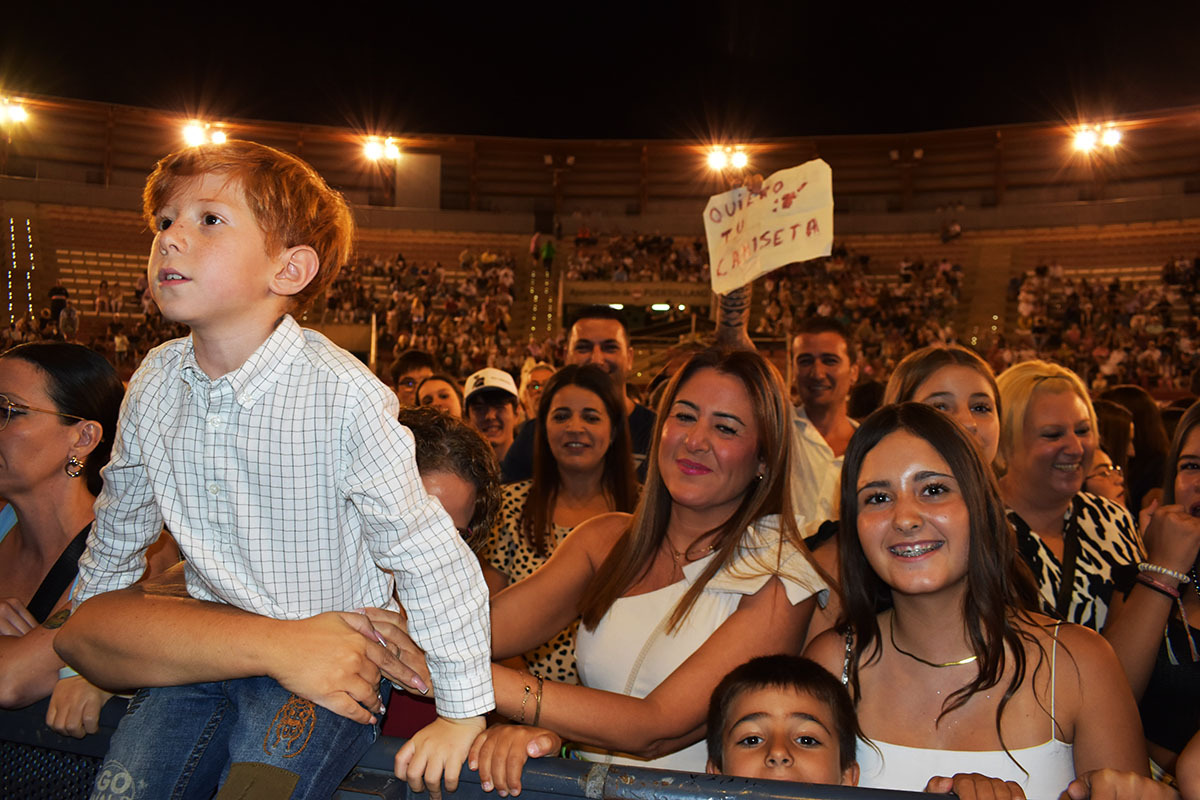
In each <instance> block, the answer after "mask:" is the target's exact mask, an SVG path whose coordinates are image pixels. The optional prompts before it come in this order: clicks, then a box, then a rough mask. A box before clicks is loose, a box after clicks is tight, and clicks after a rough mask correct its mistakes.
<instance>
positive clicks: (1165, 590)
mask: <svg viewBox="0 0 1200 800" xmlns="http://www.w3.org/2000/svg"><path fill="white" fill-rule="evenodd" d="M1137 579H1138V583H1140V584H1142V585H1143V586H1146V587H1148V588H1150V589H1153V590H1154V591H1156V592H1158V593H1159V594H1165V595H1166V596H1167V597H1170V598H1173V599H1175V600H1178V599H1179V590H1178V589H1176V588H1175V587H1174V586H1167V585H1166V584H1165V583H1163V582H1162V581H1156V580H1154V578H1151V577H1150V576H1149V575H1147V574H1146V573H1144V572H1143V573H1142V574H1140V575H1138V578H1137Z"/></svg>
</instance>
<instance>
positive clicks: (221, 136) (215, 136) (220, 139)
mask: <svg viewBox="0 0 1200 800" xmlns="http://www.w3.org/2000/svg"><path fill="white" fill-rule="evenodd" d="M209 139H210V140H211V141H212V143H213V144H225V142H226V141H228V137H227V136H226V135H225V131H213V132H212V136H210V137H209Z"/></svg>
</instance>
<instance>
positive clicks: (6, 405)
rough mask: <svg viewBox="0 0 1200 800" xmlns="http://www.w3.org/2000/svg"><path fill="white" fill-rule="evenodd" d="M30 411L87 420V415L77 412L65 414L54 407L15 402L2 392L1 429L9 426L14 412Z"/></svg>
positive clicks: (20, 413)
mask: <svg viewBox="0 0 1200 800" xmlns="http://www.w3.org/2000/svg"><path fill="white" fill-rule="evenodd" d="M30 411H36V412H38V413H39V414H54V415H55V416H56V417H66V418H67V419H75V420H79V421H80V422H86V421H87V419H86V418H85V417H80V416H76V415H75V414H64V413H63V412H61V411H55V410H54V409H52V408H34V407H33V406H27V405H23V404H21V403H14V402H13V401H12V400H10V399H9V397H8V395H6V394H0V431H2V430H4V429H5V428H7V427H8V421H9V420H11V419H12V417H13V414H16V415H17V416H21V415H22V414H28V413H29V412H30Z"/></svg>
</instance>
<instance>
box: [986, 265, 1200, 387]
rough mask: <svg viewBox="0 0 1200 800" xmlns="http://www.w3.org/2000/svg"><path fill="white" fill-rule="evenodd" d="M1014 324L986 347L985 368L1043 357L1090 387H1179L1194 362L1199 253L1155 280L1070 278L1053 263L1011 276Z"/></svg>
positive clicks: (1199, 338) (1199, 363) (1197, 359)
mask: <svg viewBox="0 0 1200 800" xmlns="http://www.w3.org/2000/svg"><path fill="white" fill-rule="evenodd" d="M1009 294H1010V299H1011V300H1015V301H1016V303H1017V325H1016V328H1015V330H1014V332H1013V334H1012V335H1011V336H1010V337H1007V338H1005V337H1001V338H999V339H998V340H997V341H996V343H995V344H994V346H993V347H992V348H991V350H990V352H989V353H988V360H989V362H991V364H992V368H993V369H995V370H997V371H1000V370H1003V369H1004V368H1005V367H1007V366H1009V365H1010V364H1013V363H1017V362H1020V361H1026V360H1028V359H1031V358H1047V359H1050V360H1053V361H1055V362H1057V363H1060V364H1062V365H1064V366H1066V367H1068V368H1069V369H1071V370H1072V371H1074V372H1076V373H1078V374H1079V375H1080V376H1081V377H1083V379H1084V380H1085V381H1087V382H1088V385H1089V387H1090V388H1091V390H1092V391H1093V393H1096V394H1099V393H1100V392H1103V391H1104V390H1105V389H1106V388H1108V387H1109V386H1115V385H1117V384H1136V385H1138V386H1141V387H1143V388H1145V389H1148V390H1150V391H1155V390H1173V389H1178V388H1186V387H1187V385H1188V381H1189V378H1190V376H1191V374H1192V373H1193V372H1194V371H1195V370H1196V368H1197V367H1200V355H1198V353H1197V343H1198V342H1200V329H1198V328H1197V322H1196V315H1197V312H1200V258H1183V257H1172V258H1170V259H1168V260H1167V262H1166V263H1165V264H1164V265H1163V268H1162V273H1161V280H1157V281H1144V282H1137V281H1130V280H1120V279H1119V278H1116V277H1114V278H1111V279H1101V278H1093V279H1088V278H1082V277H1080V278H1071V277H1069V276H1067V275H1066V274H1065V270H1064V269H1063V267H1062V266H1061V265H1059V264H1052V265H1044V266H1039V267H1037V268H1036V269H1033V270H1031V271H1030V272H1029V273H1028V274H1026V275H1025V277H1024V278H1023V279H1022V278H1014V279H1013V280H1012V282H1011V283H1010V286H1009Z"/></svg>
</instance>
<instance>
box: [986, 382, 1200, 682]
mask: <svg viewBox="0 0 1200 800" xmlns="http://www.w3.org/2000/svg"><path fill="white" fill-rule="evenodd" d="M997 383H998V384H999V386H1000V396H1001V400H1002V402H1003V404H1004V406H1003V407H1004V414H1003V418H1002V421H1001V426H1000V433H1001V435H1000V457H1001V459H1002V461H1003V462H1004V470H1005V471H1004V474H1003V476H1002V477H1001V478H1000V491H1001V494H1002V495H1003V497H1004V502H1005V504H1006V505H1007V506H1008V508H1009V513H1008V516H1009V520H1010V521H1011V522H1012V524H1013V527H1014V528H1015V530H1016V535H1017V545H1018V547H1019V548H1020V551H1021V556H1022V557H1023V558H1024V559H1025V562H1026V563H1027V564H1028V565H1029V567H1030V568H1031V569H1032V571H1033V575H1034V579H1035V580H1036V581H1037V584H1038V594H1039V597H1040V601H1041V606H1042V610H1043V611H1044V612H1045V613H1047V614H1051V615H1055V616H1057V617H1059V618H1060V619H1065V620H1067V621H1068V622H1075V623H1078V624H1080V625H1084V626H1086V627H1089V628H1091V629H1093V630H1096V631H1099V632H1101V633H1102V634H1104V638H1106V639H1108V641H1109V643H1110V644H1112V646H1113V650H1115V651H1116V653H1117V657H1118V658H1119V659H1120V660H1121V666H1122V667H1123V668H1124V670H1125V674H1126V676H1127V677H1128V679H1129V683H1130V686H1131V687H1132V689H1133V693H1134V696H1135V697H1140V696H1141V694H1142V691H1143V690H1144V688H1145V685H1146V682H1147V680H1148V679H1149V671H1150V669H1151V667H1152V666H1153V663H1154V654H1155V652H1156V651H1157V649H1158V644H1159V640H1160V639H1161V632H1162V628H1161V626H1157V627H1156V626H1155V625H1152V624H1151V625H1148V624H1147V620H1152V619H1156V618H1161V617H1162V612H1161V609H1160V606H1161V605H1162V601H1163V596H1162V594H1161V593H1160V592H1159V591H1157V587H1155V586H1154V585H1152V584H1151V583H1149V582H1147V581H1148V580H1150V579H1154V580H1157V578H1156V577H1155V576H1157V575H1161V574H1164V573H1163V572H1162V570H1168V571H1170V572H1174V571H1176V570H1178V569H1180V567H1179V566H1178V563H1181V562H1180V560H1179V552H1178V551H1179V549H1180V543H1179V541H1178V537H1172V536H1170V535H1168V534H1166V533H1165V532H1164V531H1165V527H1166V526H1163V525H1155V524H1151V525H1149V526H1148V527H1147V530H1146V540H1145V542H1144V543H1143V542H1142V541H1141V538H1140V537H1139V536H1138V534H1137V530H1136V528H1135V527H1134V522H1133V518H1132V517H1131V516H1130V514H1129V512H1128V511H1127V510H1126V509H1125V508H1124V507H1122V506H1120V505H1118V504H1117V503H1114V502H1113V501H1111V500H1107V499H1105V498H1103V497H1098V496H1096V495H1094V494H1091V493H1089V492H1086V491H1084V489H1083V484H1084V480H1085V478H1086V476H1087V474H1088V470H1089V468H1090V467H1091V464H1092V457H1093V454H1094V452H1095V448H1096V445H1097V441H1098V436H1097V433H1096V414H1095V411H1094V410H1093V408H1092V404H1091V401H1090V399H1089V398H1088V394H1087V390H1086V389H1085V388H1084V386H1083V382H1082V381H1080V379H1079V377H1078V376H1077V375H1076V374H1075V373H1074V372H1071V371H1070V370H1067V369H1064V368H1063V367H1060V366H1058V365H1056V364H1049V363H1047V362H1044V361H1026V362H1023V363H1021V364H1017V365H1015V366H1012V367H1010V368H1009V369H1007V370H1005V371H1004V372H1003V373H1002V374H1001V375H1000V377H999V379H998V380H997ZM1160 513H1161V512H1160ZM1139 576H1141V577H1142V578H1146V580H1142V579H1139ZM1147 576H1148V577H1147ZM1160 582H1161V581H1160Z"/></svg>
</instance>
